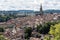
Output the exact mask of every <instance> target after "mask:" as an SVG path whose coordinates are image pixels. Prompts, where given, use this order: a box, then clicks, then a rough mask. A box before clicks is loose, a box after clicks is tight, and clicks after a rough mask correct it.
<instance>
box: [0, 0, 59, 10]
mask: <svg viewBox="0 0 60 40" xmlns="http://www.w3.org/2000/svg"><path fill="white" fill-rule="evenodd" d="M41 3H42V5H43V10H47V9H58V10H60V0H0V10H39V8H40V4H41Z"/></svg>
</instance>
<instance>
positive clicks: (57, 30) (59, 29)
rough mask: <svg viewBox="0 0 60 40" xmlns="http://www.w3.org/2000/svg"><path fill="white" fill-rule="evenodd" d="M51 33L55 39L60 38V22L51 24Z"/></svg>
mask: <svg viewBox="0 0 60 40" xmlns="http://www.w3.org/2000/svg"><path fill="white" fill-rule="evenodd" d="M49 33H50V34H51V35H53V36H54V40H60V23H59V24H56V25H54V26H51V28H50V32H49Z"/></svg>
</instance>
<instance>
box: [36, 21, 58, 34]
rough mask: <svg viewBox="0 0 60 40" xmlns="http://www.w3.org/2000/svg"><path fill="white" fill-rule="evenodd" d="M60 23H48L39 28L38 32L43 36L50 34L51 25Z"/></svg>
mask: <svg viewBox="0 0 60 40" xmlns="http://www.w3.org/2000/svg"><path fill="white" fill-rule="evenodd" d="M57 23H58V22H47V23H44V24H40V25H38V26H37V32H39V33H41V34H48V32H49V31H50V27H51V25H55V24H57Z"/></svg>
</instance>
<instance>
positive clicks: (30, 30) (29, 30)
mask: <svg viewBox="0 0 60 40" xmlns="http://www.w3.org/2000/svg"><path fill="white" fill-rule="evenodd" d="M31 33H32V28H31V27H27V28H25V38H26V39H29V37H31Z"/></svg>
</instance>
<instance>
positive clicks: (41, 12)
mask: <svg viewBox="0 0 60 40" xmlns="http://www.w3.org/2000/svg"><path fill="white" fill-rule="evenodd" d="M40 15H43V9H42V4H41V5H40Z"/></svg>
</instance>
